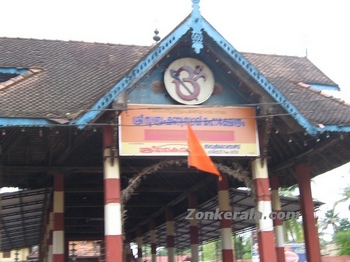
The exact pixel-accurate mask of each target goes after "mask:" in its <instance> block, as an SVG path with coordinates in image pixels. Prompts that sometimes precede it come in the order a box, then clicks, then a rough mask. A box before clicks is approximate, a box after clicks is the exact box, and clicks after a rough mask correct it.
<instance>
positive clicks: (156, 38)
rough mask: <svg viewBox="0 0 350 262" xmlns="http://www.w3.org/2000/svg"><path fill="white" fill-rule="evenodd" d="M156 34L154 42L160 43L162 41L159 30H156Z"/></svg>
mask: <svg viewBox="0 0 350 262" xmlns="http://www.w3.org/2000/svg"><path fill="white" fill-rule="evenodd" d="M154 33H155V35H154V36H153V40H154V41H156V42H158V41H159V40H160V36H159V35H158V34H159V31H158V29H156V30H154Z"/></svg>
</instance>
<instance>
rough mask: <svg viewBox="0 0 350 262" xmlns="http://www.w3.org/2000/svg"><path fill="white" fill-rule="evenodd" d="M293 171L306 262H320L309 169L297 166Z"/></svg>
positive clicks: (300, 165)
mask: <svg viewBox="0 0 350 262" xmlns="http://www.w3.org/2000/svg"><path fill="white" fill-rule="evenodd" d="M295 171H296V173H295V176H296V179H297V181H298V186H299V194H300V206H301V214H302V217H303V228H304V239H305V249H306V258H307V261H308V262H316V261H317V262H318V261H321V255H320V254H321V253H320V245H319V240H318V231H317V225H316V224H317V223H316V219H315V216H314V203H313V200H312V193H311V185H310V180H311V169H310V166H309V165H308V164H299V165H297V166H296V169H295Z"/></svg>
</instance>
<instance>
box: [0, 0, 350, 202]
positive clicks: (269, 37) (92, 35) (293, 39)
mask: <svg viewBox="0 0 350 262" xmlns="http://www.w3.org/2000/svg"><path fill="white" fill-rule="evenodd" d="M191 5H192V2H191V1H190V0H173V1H171V0H98V1H92V0H31V1H28V0H17V1H8V0H0V8H1V9H0V10H1V11H0V37H22V38H38V39H59V40H78V41H86V42H102V43H115V44H135V45H151V44H153V43H154V41H153V40H152V37H153V35H154V33H153V31H154V29H155V28H158V30H159V31H160V36H161V37H164V36H165V35H167V34H168V33H170V31H172V30H173V29H174V27H176V26H177V25H178V24H179V23H180V22H181V21H182V20H183V19H184V18H185V17H186V16H187V15H188V14H189V13H190V12H191V10H192V8H191ZM348 5H349V3H348V1H346V0H332V1H330V0H293V1H286V0H201V2H200V6H201V9H200V10H201V13H202V15H203V16H204V17H205V18H206V19H207V20H208V22H209V23H211V24H212V25H213V26H214V27H215V28H216V30H217V31H219V33H220V34H221V35H223V37H225V38H226V39H227V40H228V41H229V42H230V43H231V44H232V45H233V46H234V47H235V48H236V49H237V50H238V51H243V52H254V53H268V54H280V55H295V56H305V55H306V54H307V56H308V58H309V59H310V60H311V61H312V62H313V63H314V64H315V65H316V66H317V67H319V68H320V69H321V70H322V71H323V72H324V73H325V74H327V75H328V76H329V77H330V78H331V79H332V80H333V81H335V82H336V83H337V84H338V85H339V86H340V88H342V89H343V92H342V94H341V98H342V99H344V100H348V101H350V78H349V75H350V73H349V71H350V70H349V68H350V66H349V61H350V37H349V32H350V30H349V27H350V15H349V8H348ZM0 55H1V54H0ZM347 170H349V166H348V167H346V168H343V169H342V171H341V172H337V173H335V175H333V177H334V176H339V179H338V180H337V181H341V182H340V183H339V184H337V185H335V186H334V187H332V188H336V190H338V192H339V186H342V185H344V184H345V183H350V179H349V177H350V175H349V174H348V173H347V172H346V171H347ZM344 172H345V173H347V174H345V175H347V176H345V177H344V176H343V173H344ZM324 177H326V176H324ZM341 177H342V178H341ZM320 181H323V182H319V183H320V184H319V186H318V187H319V188H320V190H319V192H318V194H319V196H318V197H319V198H320V197H321V198H322V196H326V197H325V199H329V196H330V195H331V196H335V195H336V193H333V194H329V193H327V190H328V191H329V190H330V189H329V188H327V187H329V183H327V180H325V179H321V178H320ZM316 184H317V181H316ZM322 185H323V186H324V188H323V187H322ZM321 187H322V188H321ZM332 190H333V189H332ZM336 190H335V191H336ZM321 200H323V199H321ZM323 201H324V200H323Z"/></svg>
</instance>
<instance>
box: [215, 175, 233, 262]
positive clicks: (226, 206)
mask: <svg viewBox="0 0 350 262" xmlns="http://www.w3.org/2000/svg"><path fill="white" fill-rule="evenodd" d="M218 202H219V211H220V212H223V216H222V219H221V220H220V235H221V243H222V244H221V245H222V261H223V262H232V261H234V260H233V243H232V220H231V219H225V215H224V213H225V212H231V207H230V195H229V181H228V176H227V175H224V174H223V175H222V180H221V181H218Z"/></svg>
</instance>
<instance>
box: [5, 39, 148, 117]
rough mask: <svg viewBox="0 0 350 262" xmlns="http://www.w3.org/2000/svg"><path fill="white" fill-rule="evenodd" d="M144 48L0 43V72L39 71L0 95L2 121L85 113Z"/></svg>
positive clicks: (46, 42)
mask: <svg viewBox="0 0 350 262" xmlns="http://www.w3.org/2000/svg"><path fill="white" fill-rule="evenodd" d="M149 49H150V48H149V47H143V46H130V45H110V44H99V43H84V42H71V41H69V42H65V41H51V40H35V39H18V38H0V54H1V55H0V67H23V68H30V69H42V71H41V72H39V73H37V74H35V75H32V76H30V77H27V78H25V79H22V80H21V81H18V82H16V83H15V84H13V85H10V86H7V87H6V88H3V89H2V90H0V101H1V103H0V115H1V116H2V117H38V118H41V117H44V118H56V117H57V116H59V117H64V116H65V115H66V113H68V114H70V115H71V116H72V115H74V114H76V113H78V112H79V110H84V109H87V108H89V107H90V106H91V105H92V104H94V103H95V102H96V100H98V99H99V98H100V97H101V96H103V95H104V94H105V93H106V92H107V91H108V90H109V89H110V88H112V86H113V85H114V84H115V83H116V82H117V81H118V79H120V78H121V77H122V76H123V75H124V74H125V73H126V72H127V71H128V69H130V68H131V67H132V66H133V65H134V64H135V63H136V62H137V61H138V60H139V59H140V58H141V57H143V56H144V54H145V53H146V52H148V51H149Z"/></svg>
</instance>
